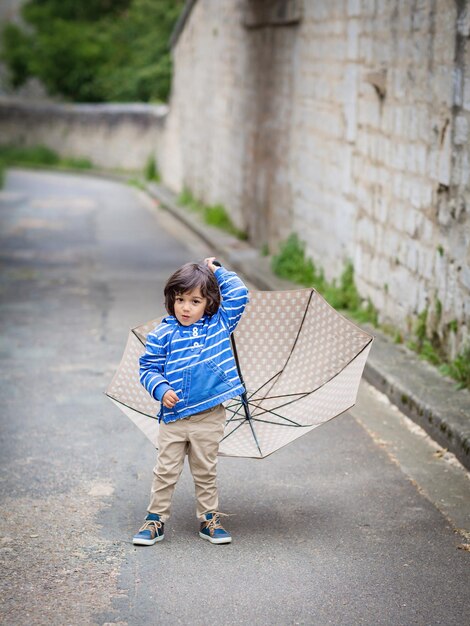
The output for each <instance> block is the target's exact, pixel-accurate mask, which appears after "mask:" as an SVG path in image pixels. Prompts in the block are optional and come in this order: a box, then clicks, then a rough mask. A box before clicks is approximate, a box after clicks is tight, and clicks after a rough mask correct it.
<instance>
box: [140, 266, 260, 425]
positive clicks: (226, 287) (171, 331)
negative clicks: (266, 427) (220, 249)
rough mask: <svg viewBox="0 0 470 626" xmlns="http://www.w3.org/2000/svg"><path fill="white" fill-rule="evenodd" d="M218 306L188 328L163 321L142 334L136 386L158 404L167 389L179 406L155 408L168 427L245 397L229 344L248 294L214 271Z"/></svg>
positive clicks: (236, 281)
mask: <svg viewBox="0 0 470 626" xmlns="http://www.w3.org/2000/svg"><path fill="white" fill-rule="evenodd" d="M215 277H216V279H217V282H218V283H219V288H220V293H221V296H222V303H221V306H220V307H219V310H218V311H217V313H215V314H214V315H203V316H202V317H201V319H200V320H198V321H197V322H196V323H195V324H192V325H191V326H183V325H182V324H180V323H179V322H178V320H177V319H176V317H174V316H173V315H169V316H168V317H165V318H164V319H163V320H162V322H161V324H159V325H158V326H157V327H156V328H155V330H154V331H153V332H151V333H149V334H148V336H147V344H146V348H145V353H144V355H143V356H141V357H140V382H141V383H142V385H143V386H144V387H145V389H146V390H147V391H148V392H149V393H150V395H151V396H152V397H153V398H155V400H158V401H160V402H161V400H162V398H163V396H164V394H165V393H166V392H167V391H168V390H169V389H173V390H174V391H175V393H176V395H177V396H178V398H179V402H177V403H176V404H175V406H174V407H173V408H172V409H168V408H166V407H165V406H163V404H162V405H161V409H160V412H159V414H158V418H159V421H160V420H162V419H163V421H164V422H165V423H168V422H173V421H175V420H177V419H182V418H184V417H188V416H189V415H193V414H195V413H200V412H201V411H205V410H206V409H209V408H211V407H213V406H216V405H217V404H220V403H221V402H224V401H225V400H228V399H229V398H233V397H235V396H238V395H240V394H242V393H243V392H244V391H245V388H244V387H243V384H242V382H241V380H240V377H239V375H238V371H237V366H236V364H235V359H234V357H233V352H232V347H231V344H230V335H231V333H232V332H233V331H234V330H235V328H236V326H237V324H238V322H239V320H240V317H241V316H242V313H243V311H244V310H245V306H246V304H247V302H248V289H247V288H246V286H245V285H244V284H243V282H242V281H241V280H240V278H239V277H238V276H237V275H236V274H235V272H230V271H228V270H226V269H225V268H223V267H219V268H217V270H216V271H215Z"/></svg>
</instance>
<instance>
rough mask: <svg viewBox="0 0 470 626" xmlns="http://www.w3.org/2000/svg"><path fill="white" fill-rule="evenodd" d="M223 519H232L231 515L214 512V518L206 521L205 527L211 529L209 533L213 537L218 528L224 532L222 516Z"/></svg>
mask: <svg viewBox="0 0 470 626" xmlns="http://www.w3.org/2000/svg"><path fill="white" fill-rule="evenodd" d="M221 515H222V516H223V517H230V513H222V512H220V511H214V512H213V513H212V517H211V518H210V519H208V520H205V525H206V528H208V529H209V532H210V534H211V535H213V534H214V531H215V530H216V528H221V529H222V530H224V527H223V526H222V524H221V523H220V516H221Z"/></svg>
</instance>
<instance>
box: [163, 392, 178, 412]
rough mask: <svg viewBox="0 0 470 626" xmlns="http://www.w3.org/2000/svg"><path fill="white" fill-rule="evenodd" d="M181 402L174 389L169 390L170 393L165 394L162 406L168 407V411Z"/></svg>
mask: <svg viewBox="0 0 470 626" xmlns="http://www.w3.org/2000/svg"><path fill="white" fill-rule="evenodd" d="M179 400H180V399H179V398H178V396H177V395H176V393H175V392H174V391H173V389H168V391H166V392H165V393H164V394H163V398H162V404H163V406H166V408H167V409H172V408H173V407H174V406H175V404H176V403H177V402H179Z"/></svg>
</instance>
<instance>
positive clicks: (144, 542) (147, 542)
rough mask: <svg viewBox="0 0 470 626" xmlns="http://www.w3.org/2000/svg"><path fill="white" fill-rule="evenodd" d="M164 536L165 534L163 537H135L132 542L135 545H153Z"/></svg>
mask: <svg viewBox="0 0 470 626" xmlns="http://www.w3.org/2000/svg"><path fill="white" fill-rule="evenodd" d="M164 537H165V535H162V536H161V537H155V539H133V540H132V543H133V544H134V545H135V546H153V544H154V543H157V541H161V540H162V539H163V538H164Z"/></svg>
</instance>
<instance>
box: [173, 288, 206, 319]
mask: <svg viewBox="0 0 470 626" xmlns="http://www.w3.org/2000/svg"><path fill="white" fill-rule="evenodd" d="M206 306H207V298H203V297H202V295H201V290H200V289H199V287H197V288H196V289H193V290H192V291H185V293H178V294H176V296H175V317H176V319H177V320H178V322H179V323H180V324H182V325H183V326H191V324H195V323H196V322H197V321H199V320H200V319H201V317H202V316H203V315H204V311H205V310H206Z"/></svg>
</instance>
